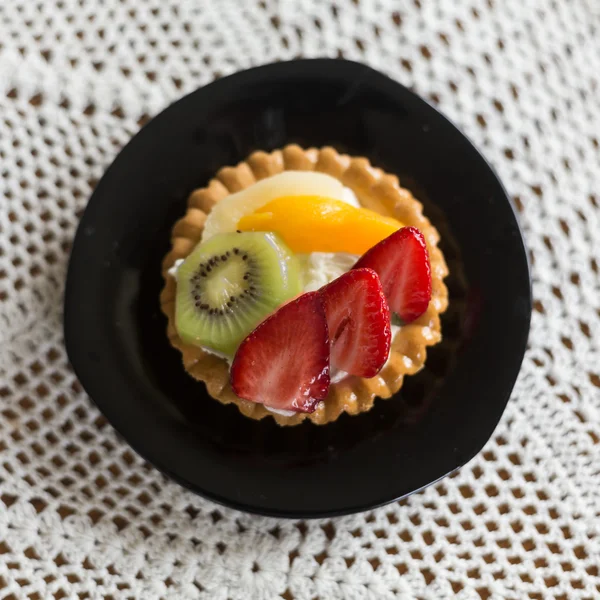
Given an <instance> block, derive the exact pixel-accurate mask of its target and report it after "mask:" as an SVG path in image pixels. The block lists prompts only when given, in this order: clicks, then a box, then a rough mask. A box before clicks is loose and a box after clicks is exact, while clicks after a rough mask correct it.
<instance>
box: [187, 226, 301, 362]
mask: <svg viewBox="0 0 600 600" xmlns="http://www.w3.org/2000/svg"><path fill="white" fill-rule="evenodd" d="M176 277H177V296H176V300H175V326H176V328H177V332H178V333H179V336H180V337H181V339H182V340H183V341H185V342H187V343H190V344H195V345H197V346H203V347H206V348H209V349H211V350H213V351H215V352H217V353H220V354H223V355H225V356H228V357H229V356H233V355H234V354H235V351H236V349H237V347H238V346H239V345H240V343H241V342H242V340H243V339H244V338H245V337H246V336H247V335H248V334H249V333H250V332H251V331H252V330H253V329H254V328H255V327H256V326H257V325H258V324H259V323H260V322H261V321H262V320H263V319H264V318H265V317H266V316H268V315H269V314H270V313H272V312H273V311H274V310H275V309H276V308H277V307H278V306H280V305H281V304H283V303H284V302H286V301H287V300H289V299H291V298H293V297H294V296H297V295H298V294H299V293H300V292H301V291H302V279H301V273H300V268H299V266H298V263H297V259H296V256H295V255H294V254H293V252H292V251H291V250H290V249H289V248H288V247H287V246H286V245H285V243H284V242H283V241H282V240H281V238H279V237H278V236H277V235H276V234H274V233H263V232H247V233H222V234H219V235H215V236H213V237H212V238H210V239H209V240H207V241H206V242H205V243H203V244H199V245H198V246H197V247H196V248H195V249H194V250H193V251H192V253H191V254H190V255H189V256H188V257H187V258H186V259H185V260H184V261H183V263H182V264H181V265H180V266H179V268H178V269H177V273H176Z"/></svg>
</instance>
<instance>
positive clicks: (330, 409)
mask: <svg viewBox="0 0 600 600" xmlns="http://www.w3.org/2000/svg"><path fill="white" fill-rule="evenodd" d="M283 170H303V171H309V170H316V171H321V172H323V173H328V174H329V175H332V176H333V177H336V178H337V179H339V180H340V181H342V183H343V184H344V185H345V186H347V187H349V188H351V189H352V190H353V192H354V193H355V194H356V196H357V198H358V200H359V202H360V203H361V205H363V206H365V207H367V208H370V209H372V210H375V211H377V212H379V213H381V214H384V215H387V216H393V217H395V218H397V219H398V220H399V221H401V222H402V223H403V224H405V225H413V226H415V227H418V228H419V229H420V230H421V231H422V232H423V235H424V236H425V240H426V242H427V247H428V250H429V256H430V260H431V271H432V298H431V302H430V304H429V308H428V309H427V311H426V312H425V314H423V315H422V316H421V317H419V318H418V319H417V320H416V321H414V322H413V323H410V324H409V325H405V326H404V327H402V329H401V330H400V332H399V333H398V334H397V335H396V337H395V339H394V342H393V344H392V350H391V353H390V360H389V361H388V364H387V365H386V366H385V368H384V369H383V370H382V371H381V372H380V373H379V374H378V375H377V376H375V377H373V378H372V379H362V378H360V377H348V378H347V379H345V380H343V381H341V382H339V383H336V384H333V385H332V386H331V389H330V392H329V396H328V397H327V399H326V400H325V401H324V402H321V403H320V404H319V406H318V408H317V410H316V411H315V412H314V413H311V414H305V413H299V414H296V415H294V416H293V417H284V416H281V415H275V414H273V413H271V412H269V411H268V410H267V409H266V408H265V407H264V406H262V405H261V404H255V403H253V402H249V401H247V400H242V399H240V398H238V397H237V396H236V395H235V394H234V393H233V391H232V389H231V386H230V384H229V367H228V365H227V363H226V362H225V361H224V360H223V359H221V358H218V357H216V356H214V355H212V354H208V353H206V352H204V351H203V350H201V349H200V348H198V347H196V346H192V345H190V344H186V343H184V342H183V341H182V340H181V338H180V337H179V336H178V335H177V331H176V329H175V326H174V323H175V302H174V298H175V281H174V279H173V277H171V276H170V275H169V274H168V273H167V271H168V270H169V269H170V268H171V267H172V266H173V264H174V262H175V261H176V260H177V259H178V258H185V257H186V256H187V255H188V254H189V253H190V252H191V251H192V249H193V248H194V246H195V245H196V244H197V243H198V242H199V241H200V238H201V236H202V229H203V226H204V222H205V220H206V215H207V213H209V212H210V210H211V208H212V207H213V206H214V205H215V204H216V203H217V202H218V201H219V200H221V199H223V198H224V197H225V196H227V195H228V194H231V193H234V192H237V191H239V190H241V189H244V188H246V187H248V186H250V185H252V183H254V182H255V181H257V180H260V179H264V178H265V177H269V176H271V175H275V174H277V173H280V172H281V171H283ZM422 210H423V207H422V205H421V203H420V202H418V201H417V200H415V199H414V198H413V196H412V194H411V193H410V192H409V191H408V190H406V189H404V188H402V187H400V184H399V181H398V178H397V177H396V176H395V175H389V174H387V173H384V172H383V171H381V169H377V168H375V167H372V166H371V164H370V163H369V161H368V160H367V159H366V158H360V157H359V158H353V157H350V156H347V155H345V154H338V152H337V151H336V150H334V149H333V148H328V147H327V148H321V149H317V148H309V149H307V150H304V149H302V148H300V147H299V146H296V145H289V146H286V147H285V148H283V149H282V150H275V151H273V152H271V153H266V152H262V151H259V152H254V153H253V154H252V155H250V157H249V158H248V159H247V160H246V161H244V162H241V163H239V164H238V165H237V166H235V167H223V168H222V169H220V170H219V172H218V173H217V175H216V177H215V178H214V179H212V180H211V181H210V183H209V184H208V186H207V187H205V188H202V189H198V190H195V191H194V192H192V193H191V194H190V197H189V200H188V210H187V213H186V214H185V216H184V217H183V218H181V219H180V220H179V221H178V222H177V223H176V224H175V226H174V227H173V231H172V248H171V251H170V252H169V254H167V256H166V257H165V259H164V261H163V265H162V269H163V277H164V279H165V287H164V289H163V291H162V293H161V297H160V302H161V307H162V310H163V312H164V314H165V315H166V316H167V319H168V327H167V335H168V337H169V340H170V342H171V344H172V345H173V346H174V347H175V348H177V349H178V350H179V351H180V352H181V354H182V358H183V365H184V367H185V369H186V371H187V372H188V373H189V374H190V375H191V376H192V377H194V378H195V379H197V380H198V381H203V382H204V383H205V384H206V388H207V390H208V393H209V394H210V395H211V396H212V397H213V398H215V399H216V400H219V402H222V403H223V404H230V403H234V404H236V405H237V406H238V408H239V410H240V411H241V412H242V414H244V415H246V416H247V417H250V418H252V419H262V418H263V417H266V416H271V417H273V418H274V419H275V420H276V421H277V423H279V425H297V424H298V423H300V422H302V421H303V420H304V419H309V420H310V421H312V422H313V423H315V424H317V425H323V424H325V423H329V422H331V421H334V420H335V419H337V417H338V416H339V415H340V414H341V413H342V412H347V413H349V414H351V415H354V414H358V413H361V412H365V411H367V410H369V409H370V408H371V407H372V406H373V403H374V401H375V398H376V397H380V398H389V397H390V396H392V395H393V394H394V393H396V392H397V391H398V390H399V389H400V387H401V386H402V383H403V380H404V376H405V375H412V374H414V373H416V372H417V371H419V370H420V369H421V368H422V367H423V364H424V362H425V358H426V355H427V346H431V345H434V344H437V343H438V342H439V341H440V340H441V327H440V313H443V312H444V311H445V310H446V308H447V306H448V290H447V288H446V286H445V284H444V278H445V276H446V275H447V274H448V268H447V266H446V262H445V260H444V256H443V255H442V252H441V250H440V249H439V248H438V246H437V244H438V242H439V234H438V232H437V230H436V229H435V227H433V225H431V223H430V222H429V220H428V219H427V218H426V217H425V216H423V212H422Z"/></svg>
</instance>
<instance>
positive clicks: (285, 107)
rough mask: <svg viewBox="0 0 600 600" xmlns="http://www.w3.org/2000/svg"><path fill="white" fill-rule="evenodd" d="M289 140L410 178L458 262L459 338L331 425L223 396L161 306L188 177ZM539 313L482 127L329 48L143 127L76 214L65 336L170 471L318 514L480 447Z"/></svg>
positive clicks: (406, 482)
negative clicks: (266, 412) (295, 420)
mask: <svg viewBox="0 0 600 600" xmlns="http://www.w3.org/2000/svg"><path fill="white" fill-rule="evenodd" d="M291 142H296V143H298V144H300V145H301V146H304V147H306V146H325V145H332V146H334V147H336V148H337V149H338V150H340V151H343V152H347V153H349V154H353V155H359V156H367V157H368V158H369V159H370V160H371V161H372V162H373V163H374V164H375V165H377V166H380V167H382V168H383V169H385V170H386V171H388V172H391V173H396V174H398V175H399V176H400V178H401V181H402V182H403V184H404V185H407V186H408V187H409V188H411V189H412V190H413V192H414V193H415V194H417V195H418V197H419V198H421V199H423V200H424V201H425V202H426V209H427V211H428V214H429V215H430V216H431V217H432V220H433V222H434V224H436V225H437V226H438V227H439V228H440V230H441V231H442V235H443V237H444V244H445V245H444V246H443V248H444V250H445V251H446V253H447V258H448V259H449V262H450V264H451V268H452V269H453V272H454V277H453V278H450V279H449V287H450V291H451V309H450V310H449V312H448V315H447V316H446V317H445V321H444V323H443V327H444V334H445V337H446V342H445V343H444V344H442V345H440V346H439V347H436V348H435V349H433V350H432V351H431V352H430V357H429V360H428V363H427V367H428V368H426V369H425V370H424V371H423V372H422V373H421V374H419V375H417V376H414V377H409V378H407V380H406V384H405V386H404V387H403V389H402V390H401V392H400V393H399V394H397V395H396V397H394V398H393V399H391V400H387V401H385V400H379V401H377V402H376V404H375V407H374V408H373V410H371V411H370V412H369V413H367V414H365V415H361V416H357V417H348V416H347V415H343V416H342V417H340V418H339V419H338V420H337V421H336V422H335V423H333V424H330V425H326V426H322V427H317V426H314V425H311V424H309V423H305V424H302V425H301V426H298V427H293V428H280V427H278V426H277V425H276V424H275V423H274V421H273V420H272V419H264V420H263V421H261V422H255V421H252V420H249V419H246V418H245V417H243V416H241V415H240V413H239V412H238V411H237V408H235V407H232V406H228V407H225V406H222V405H221V404H219V403H218V402H216V401H214V400H213V399H211V398H210V397H209V396H208V395H207V394H206V391H205V389H204V385H203V384H200V383H197V382H195V381H194V380H192V379H191V378H190V377H189V376H188V375H187V374H186V373H185V371H184V370H183V368H182V366H181V359H180V355H179V354H178V352H176V351H175V350H173V349H172V348H171V346H170V345H169V343H168V341H167V338H166V335H165V319H164V317H163V316H162V314H161V311H160V307H159V293H160V290H161V288H162V279H161V275H160V263H161V260H162V258H163V256H164V255H165V254H166V252H167V251H168V249H169V232H170V229H171V227H172V225H173V223H174V222H175V220H176V219H177V218H178V217H180V216H181V215H182V214H183V212H184V210H185V203H186V198H187V195H188V194H189V192H190V191H191V190H193V189H194V188H196V187H199V186H203V185H205V184H206V183H207V181H208V180H209V179H210V178H211V177H212V176H213V175H214V173H215V172H216V171H217V170H218V169H219V168H220V167H222V166H224V165H232V164H235V163H236V162H238V161H240V160H242V159H244V158H245V157H246V156H247V155H248V154H249V153H250V152H252V151H253V150H256V149H263V150H270V149H274V148H279V147H282V146H284V145H285V144H287V143H291ZM437 209H439V210H437ZM440 211H441V212H440ZM442 213H443V214H444V215H445V218H444V219H442V218H441V216H440V215H441V214H442ZM444 232H445V233H444ZM452 239H455V240H456V247H454V246H453V244H452V243H451V242H450V241H451V240H452ZM453 265H454V266H453ZM461 270H464V274H465V276H466V281H467V282H468V283H467V286H466V288H465V285H464V282H462V279H461V277H457V275H458V274H459V273H460V272H461ZM530 316H531V290H530V276H529V268H528V262H527V255H526V250H525V247H524V244H523V240H522V237H521V233H520V231H519V226H518V224H517V220H516V218H515V214H514V212H513V209H512V207H511V204H510V201H509V199H508V197H507V195H506V192H505V191H504V189H503V187H502V185H501V184H500V182H499V180H498V178H497V177H496V175H495V174H494V172H493V171H492V169H491V168H490V166H489V165H488V164H487V163H486V161H485V160H484V159H483V158H482V157H481V155H480V154H479V153H478V152H477V150H476V149H475V148H474V147H473V145H472V144H471V143H470V142H469V140H467V139H466V138H465V137H464V135H462V134H461V133H460V132H459V131H458V130H457V129H456V128H455V127H454V126H453V125H452V124H451V123H450V122H449V121H448V120H447V119H446V118H445V117H443V116H442V115H440V114H439V113H438V112H437V111H436V110H435V109H434V108H432V107H431V106H429V105H428V104H427V103H426V102H424V101H423V100H422V99H421V98H419V97H418V96H416V95H415V94H413V93H412V92H410V91H409V90H407V89H406V88H404V87H403V86H402V85H400V84H398V83H396V82H395V81H393V80H391V79H389V78H388V77H386V76H384V75H382V74H380V73H378V72H376V71H374V70H372V69H370V68H368V67H366V66H364V65H360V64H357V63H352V62H347V61H342V60H329V59H318V60H302V61H293V62H288V63H277V64H272V65H268V66H264V67H259V68H255V69H251V70H249V71H245V72H242V73H238V74H235V75H233V76H231V77H226V78H224V79H220V80H218V81H215V82H214V83H211V84H210V85H208V86H206V87H204V88H201V89H199V90H197V91H196V92H194V93H192V94H190V95H189V96H186V97H185V98H183V99H182V100H180V101H178V102H176V103H175V104H173V105H172V106H170V107H169V108H167V109H166V110H165V111H164V112H162V113H161V114H160V115H158V116H157V117H156V118H154V119H153V120H152V121H151V122H150V123H149V124H148V125H146V126H145V127H144V128H143V129H142V130H141V131H140V132H139V133H138V134H137V135H136V136H135V137H134V138H133V139H132V140H131V142H130V143H129V144H128V145H127V146H126V147H125V148H124V150H123V151H122V152H121V153H120V154H119V156H118V157H117V158H116V160H115V161H114V163H113V164H112V166H111V167H110V168H109V169H108V171H107V172H106V174H105V175H104V177H103V178H102V180H101V181H100V183H99V184H98V187H97V188H96V191H95V192H94V194H93V196H92V198H91V200H90V202H89V205H88V207H87V209H86V211H85V214H84V216H83V219H82V221H81V224H80V226H79V229H78V232H77V235H76V238H75V242H74V246H73V253H72V257H71V262H70V265H69V273H68V279H67V288H66V297H65V338H66V344H67V350H68V353H69V357H70V360H71V362H72V364H73V367H74V368H75V371H76V373H77V375H78V377H79V379H80V380H81V382H82V384H83V386H84V387H85V389H86V390H87V392H88V393H89V395H90V396H91V397H92V398H93V400H94V401H95V402H96V404H97V405H98V407H99V408H100V410H101V411H102V412H103V413H104V414H105V415H106V417H107V418H108V419H109V420H110V422H111V423H112V424H113V425H114V427H115V428H116V429H117V430H118V431H119V432H120V433H121V434H122V435H123V437H124V438H125V439H126V440H127V441H128V442H129V443H130V444H131V446H132V447H133V448H134V449H135V450H136V451H137V452H139V453H140V454H141V455H142V456H143V457H145V458H146V459H147V460H149V461H150V462H151V463H153V464H154V465H155V466H156V467H157V468H158V469H160V470H161V471H163V472H165V473H166V474H168V475H169V476H171V477H172V478H173V479H175V480H177V481H178V482H180V483H181V484H183V485H185V486H186V487H188V488H190V489H191V490H193V491H195V492H198V493H200V494H202V495H204V496H206V497H208V498H211V499H212V500H215V501H217V502H221V503H223V504H227V505H230V506H233V507H236V508H239V509H241V510H247V511H251V512H257V513H263V514H269V515H277V516H286V517H316V516H325V515H337V514H344V513H350V512H356V511H361V510H365V509H368V508H372V507H374V506H377V505H381V504H385V503H387V502H391V501H393V500H395V499H398V498H401V497H402V496H405V495H407V494H410V493H412V492H414V491H416V490H419V489H421V488H423V487H424V486H427V485H429V484H431V483H433V482H434V481H436V480H438V479H440V478H441V477H443V476H444V475H446V474H448V473H450V472H451V471H453V470H455V469H457V468H458V467H459V466H461V465H463V464H464V463H465V462H466V461H468V460H469V459H470V458H472V457H473V456H474V455H475V454H476V453H477V452H478V451H479V450H480V449H481V448H482V446H483V445H484V444H485V442H486V441H487V440H488V438H489V437H490V435H491V434H492V431H493V430H494V428H495V426H496V424H497V423H498V420H499V419H500V416H501V414H502V412H503V410H504V407H505V405H506V402H507V401H508V398H509V395H510V392H511V390H512V387H513V385H514V382H515V379H516V377H517V373H518V371H519V367H520V364H521V361H522V358H523V353H524V351H525V346H526V342H527V335H528V330H529V320H530ZM436 353H437V354H436Z"/></svg>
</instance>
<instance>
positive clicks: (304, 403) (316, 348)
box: [231, 292, 329, 413]
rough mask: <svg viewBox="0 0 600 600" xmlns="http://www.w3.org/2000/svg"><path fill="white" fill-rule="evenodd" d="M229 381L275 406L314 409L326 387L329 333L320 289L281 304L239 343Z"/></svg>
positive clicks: (240, 390)
mask: <svg viewBox="0 0 600 600" xmlns="http://www.w3.org/2000/svg"><path fill="white" fill-rule="evenodd" d="M231 387H232V388H233V391H234V392H235V393H236V394H237V395H238V396H239V397H240V398H244V399H246V400H250V401H252V402H257V403H258V404H264V405H265V406H267V407H270V408H273V409H275V410H280V411H281V410H283V411H293V412H307V413H310V412H314V410H315V409H316V408H317V404H318V402H319V400H322V399H323V398H325V397H326V396H327V393H328V391H329V334H328V330H327V320H326V319H325V311H324V309H323V303H322V301H321V296H320V294H319V292H309V293H307V294H302V295H301V296H299V297H298V298H297V299H296V300H292V301H291V302H288V303H287V304H284V305H283V306H282V307H281V308H280V309H279V310H278V311H277V312H275V313H273V314H272V315H270V316H269V317H267V318H266V319H265V320H264V321H263V322H262V323H261V324H260V325H258V327H257V328H256V329H255V330H254V331H253V332H252V333H251V334H250V335H249V336H248V337H247V338H246V339H245V340H244V341H243V342H242V343H241V344H240V347H239V348H238V350H237V352H236V354H235V357H234V359H233V364H232V365H231Z"/></svg>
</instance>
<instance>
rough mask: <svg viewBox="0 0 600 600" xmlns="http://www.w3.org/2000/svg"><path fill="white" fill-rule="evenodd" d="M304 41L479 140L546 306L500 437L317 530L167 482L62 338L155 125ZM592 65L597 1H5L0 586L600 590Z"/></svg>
mask: <svg viewBox="0 0 600 600" xmlns="http://www.w3.org/2000/svg"><path fill="white" fill-rule="evenodd" d="M299 55H303V56H344V57H347V58H352V59H356V60H360V61H364V62H366V63H369V64H371V65H372V66H374V67H376V68H379V69H380V70H382V71H384V72H386V73H388V74H389V75H391V76H392V77H394V78H396V79H397V80H399V81H401V82H402V83H404V84H405V85H408V86H411V87H412V88H414V89H415V90H416V91H417V92H418V93H420V94H421V95H423V96H424V97H425V98H427V99H429V100H430V101H432V102H433V103H434V104H435V105H437V106H439V107H440V108H441V109H442V110H443V111H444V112H445V113H446V114H447V115H449V116H450V117H451V118H452V119H453V120H454V121H455V122H457V123H458V124H459V125H460V126H461V127H462V128H463V130H464V131H465V132H466V133H467V134H468V135H469V136H470V137H471V138H472V139H473V140H474V141H475V143H476V144H477V145H478V146H479V148H480V149H481V150H482V151H483V152H484V154H485V155H486V157H487V158H488V159H489V160H490V161H491V162H492V163H493V165H494V167H495V168H496V169H497V170H498V172H499V174H500V176H501V178H502V179H503V181H504V183H505V184H506V186H507V188H508V190H509V192H510V194H511V195H512V197H513V199H514V202H515V204H516V206H517V208H518V210H519V212H520V216H521V222H522V224H523V227H524V230H525V235H526V238H527V242H528V244H529V248H530V250H531V259H532V263H533V275H534V295H535V312H534V315H533V322H532V331H531V338H530V347H529V350H528V352H527V355H526V358H525V361H524V364H523V369H522V372H521V375H520V377H519V380H518V383H517V385H516V388H515V390H514V393H513V397H512V400H511V402H510V403H509V406H508V409H507V411H506V413H505V415H504V417H503V419H502V421H501V423H500V425H499V427H498V428H497V430H496V432H495V434H494V436H493V438H492V439H491V440H490V441H489V443H488V444H487V446H486V447H485V449H484V451H483V452H481V454H480V455H479V456H478V457H477V458H475V459H474V460H473V461H472V462H471V463H470V464H469V465H468V466H466V467H465V468H463V469H462V471H461V472H460V473H459V474H458V475H456V476H455V477H452V478H449V479H446V480H444V481H443V482H441V483H440V484H438V485H436V486H435V487H432V488H430V489H428V490H426V491H424V492H423V493H420V494H417V495H414V496H412V497H411V498H409V499H408V500H407V501H404V502H402V503H400V504H395V505H391V506H388V507H386V508H382V509H379V510H376V511H373V512H369V513H365V514H360V515H356V516H351V517H344V518H338V519H333V520H322V521H311V522H294V521H280V520H276V519H268V518H259V517H253V516H248V515H245V514H241V513H237V512H235V511H232V510H228V509H225V508H221V507H219V506H216V505H214V504H212V503H210V502H207V501H203V500H202V499H200V498H197V497H195V496H194V495H192V494H190V493H188V492H186V491H184V490H183V489H181V488H180V487H178V486H177V485H175V484H173V483H171V482H169V481H167V480H165V479H164V478H163V477H162V476H161V475H160V474H159V473H157V472H156V471H155V470H154V469H153V468H152V467H150V466H149V465H147V464H145V463H144V462H143V461H142V460H141V459H140V458H138V457H137V456H136V455H135V454H134V453H133V452H132V451H131V450H130V449H129V448H128V446H127V444H125V443H124V442H123V441H122V440H120V439H119V438H118V437H117V436H116V435H115V433H114V431H113V430H112V428H111V427H110V425H108V424H107V423H106V421H105V420H104V419H103V418H102V417H101V416H100V414H99V413H98V411H97V410H96V409H95V408H94V407H93V405H92V404H91V402H90V401H89V399H88V398H87V397H86V395H85V393H84V392H83V391H82V389H81V387H80V385H79V384H78V382H77V381H76V379H75V377H74V375H73V373H72V371H71V370H70V368H69V366H68V364H67V359H66V356H65V351H64V348H63V339H62V332H61V300H62V292H63V283H64V278H65V271H66V264H67V257H68V252H69V246H70V242H71V240H72V238H73V234H74V231H75V227H76V225H77V221H78V218H79V216H80V214H81V211H82V209H83V208H84V206H85V204H86V201H87V199H88V197H89V195H90V193H91V191H92V190H93V188H94V185H95V184H96V182H97V180H98V178H99V177H100V176H101V174H102V172H103V171H104V169H105V168H106V167H107V166H108V165H109V164H110V162H111V161H112V160H113V158H114V157H115V155H116V153H117V152H118V150H119V149H120V148H121V147H122V146H123V145H124V144H125V143H126V142H127V140H128V139H129V138H130V136H131V135H132V134H134V133H135V132H136V131H137V129H138V128H139V126H140V124H141V123H143V122H144V121H145V120H146V119H147V118H148V117H149V116H152V115H154V114H156V113H157V112H158V111H160V110H161V109H162V108H164V107H165V106H167V105H168V104H169V103H170V102H172V101H173V100H175V99H176V98H178V97H179V96H180V95H182V94H185V93H187V92H190V91H192V90H194V89H195V88H196V87H198V86H200V85H203V84H206V83H208V82H209V81H211V80H212V79H214V78H215V77H219V76H222V75H225V74H228V73H232V72H234V71H236V70H239V69H243V68H246V67H249V66H252V65H258V64H262V63H266V62H270V61H272V60H273V59H275V58H280V59H285V58H292V57H295V56H299ZM599 74H600V4H598V2H597V1H596V0H573V1H571V2H563V1H560V0H556V1H552V0H463V1H456V2H455V1H452V0H397V1H394V0H354V1H351V0H335V1H331V0H293V1H291V0H290V1H289V2H286V1H284V0H281V1H277V0H263V1H257V0H249V1H246V2H244V1H241V0H231V1H230V0H218V1H216V0H211V1H206V2H202V1H198V2H192V1H191V0H190V1H186V0H146V1H140V0H46V1H43V0H3V1H2V2H1V3H0V173H1V177H0V500H1V502H0V599H2V600H8V599H31V600H35V599H38V600H42V599H44V600H45V599H50V600H52V599H60V598H68V599H84V598H90V599H104V598H113V599H118V598H135V599H143V600H154V599H159V598H165V599H178V600H179V599H182V600H187V599H191V598H198V599H206V600H208V599H210V600H228V599H231V600H238V599H239V600H242V599H243V600H247V599H249V598H250V599H258V600H261V599H264V600H271V599H278V598H283V599H285V600H291V599H295V600H313V599H319V600H336V599H341V598H347V599H350V600H354V599H359V598H360V599H378V600H379V599H387V598H405V599H413V598H415V599H417V598H422V599H432V600H439V599H445V598H452V597H456V598H459V599H475V600H477V599H479V598H483V599H487V598H491V599H494V600H496V599H498V600H499V599H510V600H523V599H527V598H538V599H545V598H555V599H582V600H583V599H586V598H587V599H590V600H591V599H593V598H600V572H599V562H600V561H599V557H600V471H599V469H600V366H599V365H600V349H599V344H600V342H599V340H600V272H599V265H600V192H599V190H600V149H599V145H600V99H599V98H600V90H599V89H598V83H599V81H598V79H599V76H600V75H599ZM482 402H485V398H482Z"/></svg>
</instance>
